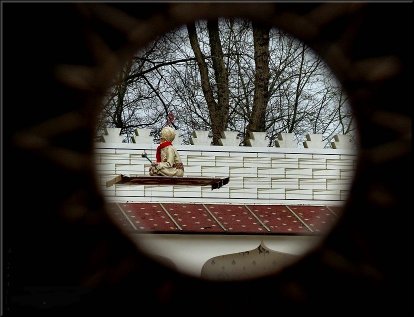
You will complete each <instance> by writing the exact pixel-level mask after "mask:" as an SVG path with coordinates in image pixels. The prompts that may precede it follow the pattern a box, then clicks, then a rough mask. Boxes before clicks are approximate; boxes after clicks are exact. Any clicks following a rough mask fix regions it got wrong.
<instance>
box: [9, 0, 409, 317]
mask: <svg viewBox="0 0 414 317" xmlns="http://www.w3.org/2000/svg"><path fill="white" fill-rule="evenodd" d="M387 9H388V8H387ZM395 10H396V13H398V14H400V15H398V16H401V14H402V16H403V17H405V16H406V15H404V8H403V9H395ZM38 13H39V15H38V16H37V17H43V18H44V19H45V20H44V24H41V25H38V26H33V28H32V29H25V30H23V29H18V28H17V29H18V31H17V32H18V35H22V37H23V38H24V37H26V42H28V43H29V44H30V43H32V44H35V43H34V42H33V41H34V40H33V39H30V37H29V36H30V35H34V34H37V35H39V34H40V36H38V40H39V38H40V41H41V43H40V44H41V46H40V47H41V49H39V52H38V53H34V55H35V57H38V61H39V63H37V64H36V65H31V66H30V67H31V68H30V70H32V71H33V72H32V73H36V72H37V74H38V75H39V76H38V78H37V79H38V82H35V83H34V84H33V87H31V88H29V91H30V92H32V93H33V95H32V96H33V98H34V100H38V101H42V102H43V104H44V105H45V106H47V109H48V111H47V112H39V111H37V112H36V111H35V110H33V109H29V108H28V107H27V106H26V107H24V109H25V110H27V112H26V115H25V117H24V118H23V120H21V121H20V122H18V123H16V125H15V126H13V127H11V128H10V130H8V132H7V133H8V134H7V136H10V139H11V140H12V141H11V144H10V145H11V152H10V153H11V154H10V155H12V157H13V158H15V160H14V161H13V164H15V165H14V166H15V167H16V168H17V167H18V166H25V165H26V164H28V162H30V164H31V166H36V168H33V169H31V170H30V171H29V172H27V171H22V170H17V171H16V173H15V174H13V175H10V173H9V174H8V175H9V177H10V176H12V177H13V178H15V177H17V179H25V178H26V179H32V180H36V184H37V185H36V187H35V188H33V189H31V191H30V192H28V193H26V198H27V199H26V201H23V202H22V204H23V207H24V208H22V210H31V209H30V208H33V206H37V207H38V208H39V209H40V210H42V212H41V213H36V214H33V213H30V212H24V217H25V219H26V221H25V222H24V223H22V222H21V219H20V218H19V217H20V216H16V215H13V216H8V218H6V219H8V220H11V227H12V228H15V227H16V228H17V227H19V225H20V229H21V230H25V232H26V233H27V234H28V235H29V236H30V237H33V238H32V239H31V240H30V241H25V242H24V243H23V242H16V243H15V244H13V247H12V248H11V249H10V250H9V253H10V254H12V255H10V256H9V258H8V259H9V260H8V261H10V263H11V265H14V267H13V269H11V272H12V275H13V276H12V278H11V280H10V281H11V283H12V286H11V288H10V289H11V291H10V292H9V293H11V295H12V298H13V300H12V301H11V304H10V305H9V308H8V309H9V310H11V311H13V312H21V311H23V312H24V311H25V309H27V307H26V306H27V305H26V306H25V305H22V300H23V299H22V296H23V294H22V292H21V289H22V288H24V285H35V286H36V285H48V286H49V285H51V286H50V287H51V289H53V291H54V295H56V294H58V295H59V294H62V288H61V287H60V285H65V286H67V287H69V286H70V287H71V290H72V291H73V292H74V294H75V295H74V296H75V297H76V296H77V297H76V300H73V301H71V302H68V301H67V302H64V303H63V304H59V305H58V304H56V305H52V306H53V307H49V308H50V312H61V311H62V310H63V309H65V311H66V312H67V313H68V314H69V313H79V312H80V311H82V312H89V311H94V312H100V313H111V312H119V310H123V311H124V312H133V311H134V309H136V298H137V297H138V298H139V299H140V303H142V305H146V306H147V307H156V308H157V310H156V312H157V313H167V312H168V311H170V310H171V309H181V307H182V300H183V299H184V298H185V300H186V301H187V305H188V306H187V307H188V308H189V311H191V309H190V308H194V307H197V306H198V307H204V308H203V311H204V313H206V314H207V313H213V312H215V311H217V310H218V309H219V310H220V311H221V312H222V313H230V312H231V313H246V312H249V313H260V312H266V311H269V310H270V308H269V305H268V304H269V303H273V305H274V307H277V308H278V309H280V310H281V311H289V312H290V313H292V314H293V315H295V313H296V315H297V314H306V313H308V312H309V310H311V311H312V310H313V311H319V312H320V311H324V312H327V313H329V312H332V311H335V309H336V310H337V307H338V306H341V307H342V313H344V314H345V313H352V312H354V308H353V307H359V312H361V313H367V312H373V310H375V311H376V312H381V313H384V312H387V311H390V312H391V311H394V312H395V306H396V305H397V306H398V307H401V309H404V308H405V307H406V306H405V305H406V302H404V300H406V297H405V296H407V294H405V293H403V294H402V293H401V287H404V286H405V285H406V283H407V282H406V280H407V279H406V274H407V272H409V270H408V267H409V264H410V263H409V261H408V263H407V262H405V263H403V264H402V266H401V267H399V270H398V269H397V270H396V267H395V265H394V263H393V262H392V261H390V260H389V257H390V254H389V253H385V252H384V250H383V248H384V246H385V245H387V244H388V243H390V242H389V240H390V237H395V236H397V237H398V236H399V235H400V232H401V230H408V229H409V228H408V221H407V219H408V217H409V216H408V214H406V213H404V210H405V209H406V206H407V205H408V199H407V197H408V189H409V188H408V187H409V186H407V187H405V186H401V185H400V184H401V182H402V183H403V184H404V182H406V183H407V184H409V183H410V182H409V176H408V175H409V173H407V170H410V169H409V167H408V166H409V165H408V164H409V163H408V162H409V159H410V156H411V147H410V130H411V121H410V118H409V117H408V113H409V110H408V107H409V106H406V105H405V104H404V102H407V100H408V99H409V97H410V95H409V93H408V92H407V91H409V90H408V89H407V90H406V91H405V90H403V89H402V88H407V78H408V77H406V76H407V71H406V70H405V69H406V67H407V64H406V63H408V62H407V60H406V58H407V56H406V55H404V54H405V53H401V51H400V50H399V49H400V47H401V46H399V43H397V42H392V43H391V44H394V45H384V42H383V40H382V39H381V36H380V34H381V33H382V32H383V31H384V28H385V26H384V25H382V24H381V21H382V20H381V19H382V18H386V17H387V16H388V14H389V12H387V10H385V9H384V8H379V7H378V6H375V5H372V4H358V3H350V4H346V3H338V4H335V3H326V4H306V5H305V4H300V5H295V4H277V3H276V4H271V3H267V4H260V5H259V4H252V3H250V4H237V5H234V4H229V3H227V4H226V3H217V4H216V3H197V4H191V3H189V4H186V3H169V4H167V3H164V4H158V3H157V4H154V5H148V4H96V3H95V4H86V3H79V4H65V6H63V7H60V8H58V7H53V9H51V10H50V11H49V12H47V13H49V14H50V13H52V14H53V15H52V16H50V15H47V14H46V12H38ZM23 16H25V14H24V13H23ZM209 17H244V18H248V19H251V20H256V21H259V22H262V23H266V24H271V25H272V26H274V27H278V28H280V29H283V30H285V31H286V32H288V33H290V34H291V35H292V36H294V37H295V38H297V39H299V40H301V41H303V42H304V43H305V44H307V45H308V46H309V47H311V48H312V49H313V50H314V51H315V52H316V53H318V54H320V55H321V57H322V58H323V59H324V60H325V62H326V63H327V64H328V66H329V67H330V68H331V69H332V71H333V73H334V74H335V76H336V77H337V78H338V80H339V81H340V82H341V84H342V85H343V87H344V89H345V91H346V93H347V95H348V96H349V97H350V100H351V107H352V110H353V112H354V115H355V117H356V120H357V127H358V132H359V144H360V148H359V150H358V165H357V171H356V174H355V177H354V181H353V185H352V187H351V192H350V195H349V198H348V200H347V202H346V204H345V205H344V212H343V216H342V217H341V218H340V219H339V221H338V223H337V224H336V225H335V227H334V228H333V229H332V230H331V232H330V233H329V234H328V236H327V237H326V238H325V239H324V241H323V242H322V243H321V245H320V246H319V247H318V248H316V249H315V250H313V251H312V252H311V253H310V254H308V255H306V256H305V257H304V258H303V259H302V260H301V261H299V262H298V263H295V264H293V265H292V266H290V267H289V268H287V269H286V270H284V271H283V272H282V273H281V274H280V273H279V274H276V275H274V276H267V277H266V278H259V279H256V280H253V281H249V282H220V283H212V282H208V281H202V280H199V279H194V278H190V277H187V276H183V275H180V274H179V273H176V272H172V271H171V270H169V269H166V268H165V267H164V266H162V265H160V264H158V263H157V262H156V261H153V260H151V259H149V258H147V257H146V256H145V255H144V254H141V253H139V252H137V250H136V249H135V247H134V245H133V243H132V242H131V241H130V240H129V239H128V237H126V236H125V235H123V234H122V233H121V232H119V230H118V229H116V228H115V226H114V224H113V223H112V222H111V220H110V219H109V218H108V216H107V214H106V213H104V212H103V210H104V209H105V205H104V199H103V197H102V194H101V193H100V191H99V189H98V186H97V184H96V175H95V174H94V168H93V133H94V126H95V119H96V117H97V115H96V114H97V111H98V109H99V105H100V103H101V101H102V96H103V93H104V92H105V91H106V89H107V88H108V87H109V84H110V81H111V79H112V78H113V77H114V75H115V74H116V72H117V71H118V70H119V69H120V67H121V66H122V65H123V63H125V62H126V61H128V60H129V59H130V58H131V57H132V54H133V53H134V52H136V51H137V49H139V48H140V47H143V46H145V45H146V44H147V43H148V42H149V41H151V40H152V39H154V38H155V37H156V36H160V35H162V34H164V33H166V32H168V31H169V30H171V29H174V28H176V27H178V26H180V25H182V24H184V23H186V22H189V21H196V20H199V19H205V18H209ZM26 21H28V22H33V23H35V22H37V20H36V19H35V18H34V17H30V16H29V15H27V20H26ZM53 23H54V25H56V28H57V29H58V30H60V32H61V33H60V34H61V35H62V36H61V38H58V39H56V38H54V37H53V36H52V33H50V32H49V31H48V28H47V27H45V25H46V26H49V27H50V24H53ZM65 23H66V24H65ZM33 25H35V24H33ZM402 27H403V23H402V22H400V23H398V21H394V24H393V25H388V28H389V29H392V30H394V31H395V32H399V31H401V32H402ZM19 30H21V32H22V33H21V34H19ZM403 35H406V33H405V34H404V33H403ZM54 41H57V42H58V43H59V44H60V46H59V48H56V47H57V46H56V42H54ZM368 42H369V43H368ZM388 44H390V43H388ZM19 45H20V46H19ZM16 47H18V48H19V49H21V50H22V51H23V50H24V45H23V44H21V43H20V44H17V46H16ZM404 48H407V47H404ZM69 49H70V51H69ZM73 52H74V53H73ZM407 55H408V54H407ZM6 56H7V55H6ZM19 56H20V55H19ZM6 68H7V67H6ZM407 68H408V67H407ZM17 69H20V68H18V67H17ZM5 72H6V74H8V73H7V69H6V70H5ZM42 87H43V89H45V87H46V88H48V89H47V91H48V92H49V93H48V95H47V96H46V97H44V95H43V94H42V93H41V91H39V90H41V89H42ZM12 91H15V92H16V90H13V89H12ZM396 96H398V98H399V99H397V101H398V102H397V103H396V100H395V98H396ZM401 99H402V102H401ZM6 100H7V99H6ZM56 100H59V101H60V102H59V107H56V106H54V105H55V104H56ZM23 106H24V105H22V107H23ZM49 109H51V111H49ZM13 111H16V114H17V110H12V111H11V112H12V113H13ZM392 169H394V170H395V172H394V173H389V172H388V173H387V172H384V171H387V170H392ZM405 169H406V170H405ZM6 174H7V173H6ZM45 175H46V177H45ZM51 177H52V178H53V179H54V180H55V181H57V182H58V184H59V191H57V193H53V195H50V194H49V193H48V192H47V191H46V192H45V188H50V185H51V184H50V178H51ZM10 179H11V177H10ZM39 197H42V198H43V200H41V201H39ZM396 211H400V212H401V211H403V212H402V213H399V219H396V220H398V221H401V223H400V226H398V228H397V227H390V226H389V223H388V221H389V220H388V218H387V217H391V216H392V214H393V213H395V212H396ZM378 229H381V230H387V231H386V235H385V234H378ZM10 231H11V230H10V229H8V232H9V233H10ZM403 232H404V231H403ZM407 232H408V231H407ZM10 234H11V237H12V239H13V241H21V240H19V237H18V234H17V233H15V232H12V233H10ZM16 239H17V240H16ZM51 239H53V240H54V241H55V243H58V244H59V246H60V248H58V249H56V248H52V247H51V246H50V241H51ZM398 243H399V245H402V246H404V247H405V246H407V245H406V244H407V243H408V242H406V241H405V240H404V241H399V242H398ZM39 245H42V246H45V247H43V248H41V249H39V248H38V247H37V246H39ZM22 250H24V252H23V251H22ZM52 250H53V252H51V251H52ZM22 263H31V266H30V267H29V268H25V269H23V267H24V266H23V264H22ZM405 265H406V266H405ZM56 267H58V268H59V269H58V270H56ZM53 268H54V269H55V271H53ZM56 285H57V286H56ZM138 287H139V288H140V289H138ZM135 289H136V291H131V290H135ZM392 291H393V292H392ZM42 294H43V293H42ZM395 295H399V296H395ZM43 296H46V295H44V294H43ZM345 296H347V300H348V301H351V302H352V305H345V306H346V307H344V306H343V302H342V301H343V300H344V297H345ZM46 297H47V296H46ZM55 297H56V296H55ZM81 297H82V300H80V298H81ZM203 297H204V300H203ZM206 297H207V298H208V301H209V305H208V307H205V306H202V305H203V303H204V301H205V298H206ZM396 297H400V298H398V299H397V298H396ZM223 298H225V300H224V299H223ZM386 300H387V301H386ZM51 301H52V302H53V300H51ZM234 302H246V303H251V306H248V307H242V305H240V306H234V305H233V304H232V303H234ZM55 303H56V300H55ZM98 303H99V308H96V307H97V306H95V305H96V304H98ZM180 303H181V304H180ZM255 303H258V305H255ZM36 305H37V303H34V304H32V306H30V305H29V306H30V307H31V308H33V307H34V308H36V309H42V308H41V307H42V306H41V304H39V306H36ZM401 305H402V306H401ZM351 306H352V307H351ZM25 307H26V308H25ZM120 307H122V308H120ZM373 307H375V308H373Z"/></svg>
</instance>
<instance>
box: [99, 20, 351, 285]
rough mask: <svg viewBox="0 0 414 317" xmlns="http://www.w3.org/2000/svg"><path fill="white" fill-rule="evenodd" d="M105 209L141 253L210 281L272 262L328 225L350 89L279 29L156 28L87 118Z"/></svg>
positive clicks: (345, 139) (336, 206)
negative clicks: (92, 121)
mask: <svg viewBox="0 0 414 317" xmlns="http://www.w3.org/2000/svg"><path fill="white" fill-rule="evenodd" d="M97 122H98V123H97V126H96V140H95V164H96V171H97V174H98V179H99V186H100V188H101V190H102V192H103V194H104V196H105V199H106V205H107V211H108V212H109V213H110V215H111V217H112V219H113V221H114V222H115V223H116V224H117V225H118V227H119V228H120V230H123V231H124V232H126V233H127V234H128V235H129V236H130V238H131V239H132V240H133V241H134V242H136V245H137V248H139V249H140V250H141V251H144V252H146V253H147V254H148V256H150V257H153V258H154V259H156V260H158V261H160V262H162V263H163V264H165V265H167V266H169V267H171V268H172V269H174V270H177V271H179V272H182V273H185V274H189V275H192V276H196V277H199V278H202V279H211V280H240V279H251V278H255V277H260V276H263V275H268V274H273V273H275V272H278V271H280V270H282V269H283V268H284V267H286V266H287V265H289V264H290V263H292V262H294V261H298V260H300V258H301V256H303V255H304V254H306V253H307V252H308V251H310V250H312V248H313V247H315V246H316V245H317V244H318V243H320V241H321V239H323V238H324V237H325V236H326V235H327V234H329V232H330V230H331V229H332V228H333V226H335V223H336V222H337V221H338V219H339V217H341V214H342V206H343V205H344V203H345V201H346V200H347V197H348V194H349V190H350V186H351V183H352V179H353V176H354V172H355V170H356V161H357V149H358V145H357V141H358V140H357V129H356V125H355V122H354V118H353V115H352V111H351V107H350V104H349V100H348V97H347V95H346V92H345V91H343V89H342V87H341V84H340V83H339V81H338V80H337V79H336V77H335V76H334V74H333V73H332V72H331V70H330V69H329V67H328V65H326V64H325V63H324V61H323V60H322V59H321V58H320V57H319V56H318V55H317V54H316V53H315V52H314V51H312V49H311V48H310V47H308V46H306V45H305V44H304V43H302V42H300V41H298V40H297V39H296V38H293V37H292V36H290V35H289V34H287V33H286V32H284V31H283V30H280V29H276V28H274V27H268V26H265V25H261V24H258V23H255V22H252V21H249V20H244V19H224V18H221V19H215V20H214V19H212V20H208V21H202V20H200V21H196V22H194V23H189V24H187V25H184V26H182V27H180V28H177V29H175V30H172V31H170V32H169V33H167V34H164V35H163V36H162V37H159V38H158V39H156V40H154V41H153V42H152V43H150V44H149V45H147V46H146V47H145V48H142V49H141V50H139V51H138V52H137V53H136V54H135V56H134V58H133V59H131V60H130V61H129V62H128V63H126V64H125V65H124V67H123V68H122V71H121V72H119V74H118V75H117V76H116V77H115V78H114V79H113V83H112V86H111V89H109V90H108V92H107V94H106V96H105V99H104V102H103V104H102V109H101V112H100V116H99V118H98V120H97Z"/></svg>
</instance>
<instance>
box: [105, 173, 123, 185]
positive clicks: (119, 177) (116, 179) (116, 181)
mask: <svg viewBox="0 0 414 317" xmlns="http://www.w3.org/2000/svg"><path fill="white" fill-rule="evenodd" d="M121 181H122V175H117V176H115V177H114V178H112V179H111V180H109V181H107V182H106V187H111V186H112V185H114V184H116V183H119V182H121Z"/></svg>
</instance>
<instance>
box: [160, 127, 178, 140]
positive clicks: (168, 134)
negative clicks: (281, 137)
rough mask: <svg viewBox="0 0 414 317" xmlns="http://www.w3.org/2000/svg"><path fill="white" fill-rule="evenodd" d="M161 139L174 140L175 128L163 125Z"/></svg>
mask: <svg viewBox="0 0 414 317" xmlns="http://www.w3.org/2000/svg"><path fill="white" fill-rule="evenodd" d="M161 139H165V140H167V141H170V142H172V141H174V139H175V130H174V128H171V127H164V128H163V129H162V130H161Z"/></svg>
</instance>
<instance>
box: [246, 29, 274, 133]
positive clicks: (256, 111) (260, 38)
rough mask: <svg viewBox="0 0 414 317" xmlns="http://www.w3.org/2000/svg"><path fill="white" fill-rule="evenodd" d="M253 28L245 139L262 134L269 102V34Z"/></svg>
mask: <svg viewBox="0 0 414 317" xmlns="http://www.w3.org/2000/svg"><path fill="white" fill-rule="evenodd" d="M252 26H253V43H254V61H255V64H256V70H255V78H254V98H253V108H252V112H251V116H250V118H249V124H248V126H247V128H246V136H245V139H246V138H248V137H249V135H250V132H255V131H260V132H264V131H265V129H266V127H265V118H266V108H267V103H268V100H269V79H270V73H269V55H270V54H269V32H270V28H269V27H267V26H262V25H257V24H256V23H252Z"/></svg>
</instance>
